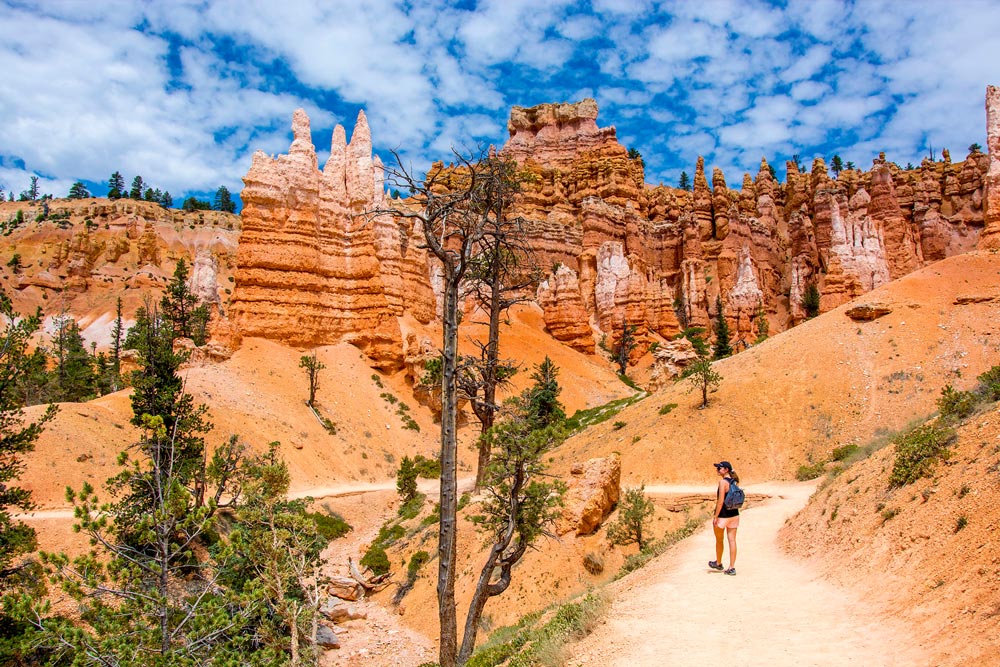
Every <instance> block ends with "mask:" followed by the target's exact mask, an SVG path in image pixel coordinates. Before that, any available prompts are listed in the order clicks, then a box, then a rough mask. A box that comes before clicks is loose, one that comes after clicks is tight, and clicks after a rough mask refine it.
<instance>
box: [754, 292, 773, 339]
mask: <svg viewBox="0 0 1000 667" xmlns="http://www.w3.org/2000/svg"><path fill="white" fill-rule="evenodd" d="M754 321H755V322H756V323H757V340H755V341H754V345H757V344H758V343H763V342H764V341H765V340H767V336H768V333H769V332H770V324H769V323H768V321H767V313H765V312H764V304H763V303H762V302H761V303H758V304H757V313H756V314H755V315H754Z"/></svg>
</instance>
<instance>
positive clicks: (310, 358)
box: [299, 350, 326, 407]
mask: <svg viewBox="0 0 1000 667" xmlns="http://www.w3.org/2000/svg"><path fill="white" fill-rule="evenodd" d="M299 368H304V369H305V371H306V376H307V377H308V378H309V400H308V401H306V403H307V404H308V405H309V407H313V405H314V404H315V402H316V392H317V391H318V390H319V372H320V371H321V370H323V369H324V368H326V364H324V363H323V362H322V361H320V360H319V359H317V358H316V352H315V350H314V351H313V353H312V355H303V356H302V358H300V359H299Z"/></svg>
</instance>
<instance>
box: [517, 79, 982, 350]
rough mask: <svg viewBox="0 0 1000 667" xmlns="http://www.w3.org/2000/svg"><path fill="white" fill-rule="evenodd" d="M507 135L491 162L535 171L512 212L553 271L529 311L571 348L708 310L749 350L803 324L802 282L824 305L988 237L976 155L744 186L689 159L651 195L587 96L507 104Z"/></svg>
mask: <svg viewBox="0 0 1000 667" xmlns="http://www.w3.org/2000/svg"><path fill="white" fill-rule="evenodd" d="M994 94H995V93H994ZM998 114H1000V111H998ZM994 125H997V123H996V122H995V123H994ZM508 130H509V133H510V137H509V139H508V141H507V144H506V145H505V146H504V147H503V149H502V151H501V153H502V154H503V155H505V156H507V157H512V158H514V159H516V160H517V161H518V162H519V163H520V164H521V166H522V169H523V170H524V171H525V172H526V173H527V174H529V178H528V181H527V182H526V183H525V185H524V192H523V195H522V197H521V200H520V203H519V206H518V212H519V213H520V214H521V215H523V216H524V217H525V218H526V219H527V220H528V223H527V225H526V228H527V229H528V230H529V234H530V235H531V243H532V245H533V247H534V248H535V250H536V253H537V256H538V258H539V265H540V266H541V267H543V268H549V267H552V269H551V273H550V275H549V276H548V278H547V280H546V282H545V286H544V288H543V289H541V290H539V305H541V307H542V309H543V311H544V313H545V319H546V323H547V326H548V327H549V330H550V332H551V333H552V334H553V335H554V336H556V337H557V338H559V339H561V340H573V341H576V342H578V343H579V344H580V345H583V341H584V340H586V339H587V338H588V336H587V335H586V333H585V329H587V327H586V326H585V325H586V324H590V325H592V329H591V330H592V331H596V333H597V335H600V336H607V337H608V340H609V341H610V342H614V341H616V340H617V336H618V333H619V332H620V330H621V329H622V327H623V326H624V325H625V324H629V325H635V326H636V327H638V332H637V333H638V335H639V337H640V339H641V338H642V337H643V336H647V337H655V336H661V337H670V336H672V335H674V334H676V333H677V332H678V331H679V329H680V328H682V327H683V326H700V327H709V326H710V325H711V322H712V319H713V318H714V317H715V316H716V312H715V304H716V300H717V299H719V302H720V303H721V305H722V308H723V314H724V315H725V317H726V318H727V320H728V322H729V325H730V329H731V331H732V332H733V335H734V336H735V338H736V339H737V340H742V341H743V342H747V341H752V340H753V339H754V338H755V336H756V333H755V330H756V327H757V322H756V321H757V320H758V319H759V318H760V317H766V318H767V320H768V325H769V327H768V328H769V330H770V332H771V333H776V332H778V331H782V330H784V329H786V328H787V327H789V326H793V325H794V324H796V323H798V322H799V321H801V320H802V319H804V318H805V312H804V310H803V309H802V296H803V294H804V293H805V292H806V290H808V289H809V288H810V287H811V286H815V287H816V288H817V289H818V290H819V292H820V295H821V309H822V310H829V309H830V308H834V307H836V306H838V305H840V304H841V303H844V302H846V301H848V300H850V299H853V298H855V297H857V296H859V295H861V294H864V293H865V292H868V291H870V290H872V289H874V288H875V287H878V286H879V285H882V284H884V283H885V282H887V281H889V280H892V279H895V278H898V277H899V276H902V275H905V274H906V273H909V272H910V271H913V270H914V269H916V268H919V267H921V266H923V265H925V264H926V263H928V262H931V261H936V260H938V259H941V258H943V257H947V256H950V255H953V254H956V253H960V252H965V251H967V250H969V249H972V248H974V247H975V245H976V242H977V241H978V239H979V236H980V232H981V230H982V229H983V224H984V215H983V208H984V206H983V202H984V194H983V187H984V183H985V182H986V179H985V174H986V171H987V166H988V165H987V162H988V161H987V158H986V156H985V154H982V153H979V154H976V153H973V154H970V155H969V157H968V158H967V159H966V160H965V161H963V162H961V163H958V164H952V163H951V160H950V156H949V155H947V153H945V155H944V159H943V160H942V161H938V162H932V161H930V160H927V161H925V163H924V164H922V165H921V166H919V167H917V168H913V169H909V170H906V169H902V168H900V167H899V166H898V165H896V164H894V163H892V162H889V161H887V160H886V158H885V156H884V155H880V156H879V157H878V158H877V159H875V160H874V161H873V165H872V168H871V169H870V170H869V171H867V172H865V171H861V170H858V169H852V170H844V171H842V172H840V173H839V174H835V173H831V172H830V170H829V169H828V167H827V166H826V163H825V161H824V160H823V159H822V158H817V159H816V160H814V162H813V164H812V166H811V168H810V169H808V170H805V169H802V168H800V166H799V165H798V164H795V163H792V162H789V163H788V164H787V165H786V170H787V181H786V182H785V183H779V182H778V181H777V180H776V179H775V177H774V176H773V175H772V173H771V168H770V167H769V165H768V164H767V161H766V160H762V161H761V165H760V170H759V172H758V173H757V175H756V177H751V176H750V175H749V174H745V175H744V176H743V178H742V182H741V189H740V190H732V189H730V188H729V187H728V186H727V184H726V178H725V175H724V174H723V173H722V171H721V170H719V169H713V170H712V174H711V179H710V180H709V178H708V176H707V175H706V167H705V163H704V160H703V159H701V158H699V159H698V160H697V163H696V164H695V167H694V176H693V178H692V181H691V182H692V186H691V190H688V191H685V190H679V189H676V188H671V187H667V186H663V185H658V186H653V185H649V184H646V183H645V182H644V172H643V164H642V162H641V159H639V158H637V157H632V158H630V157H629V151H628V149H626V148H625V147H624V146H622V145H621V144H620V143H618V140H617V138H616V134H615V131H614V128H601V127H599V126H598V125H597V106H596V104H595V103H594V101H593V100H584V101H583V102H580V103H577V104H543V105H539V106H537V107H532V108H530V109H523V108H520V107H515V108H514V109H513V111H512V112H511V117H510V121H509V122H508ZM994 140H1000V139H994ZM997 173H998V174H1000V167H998V169H997ZM996 208H997V209H1000V203H998V205H997V207H996ZM998 217H1000V214H998ZM987 219H989V218H988V217H987ZM567 271H568V272H567ZM571 276H572V278H571ZM580 304H582V306H583V309H584V311H585V312H579V311H580ZM574 319H575V320H576V323H575V324H574V323H573V322H572V321H571V320H574Z"/></svg>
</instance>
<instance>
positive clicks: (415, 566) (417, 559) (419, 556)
mask: <svg viewBox="0 0 1000 667" xmlns="http://www.w3.org/2000/svg"><path fill="white" fill-rule="evenodd" d="M430 559H431V555H430V554H429V553H427V552H426V551H418V552H417V553H415V554H413V555H412V556H410V564H409V565H407V566H406V578H407V580H408V581H415V580H416V578H417V572H419V571H420V568H421V567H422V566H423V564H424V563H426V562H428V561H429V560H430Z"/></svg>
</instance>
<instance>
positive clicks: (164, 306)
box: [160, 257, 198, 338]
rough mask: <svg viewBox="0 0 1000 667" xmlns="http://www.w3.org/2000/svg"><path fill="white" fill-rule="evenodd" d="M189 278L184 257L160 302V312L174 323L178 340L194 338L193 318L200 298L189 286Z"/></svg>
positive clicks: (179, 261)
mask: <svg viewBox="0 0 1000 667" xmlns="http://www.w3.org/2000/svg"><path fill="white" fill-rule="evenodd" d="M189 276H190V272H189V271H188V265H187V262H186V261H184V258H183V257H182V258H181V259H179V260H177V266H176V267H174V277H173V278H172V279H171V280H170V283H169V284H168V285H167V293H166V294H164V295H163V299H162V300H161V301H160V310H161V311H162V312H163V316H164V317H165V318H167V319H168V320H170V321H171V322H172V323H173V325H174V336H175V337H178V338H191V337H192V324H193V322H192V317H193V315H194V312H195V309H196V308H197V307H198V297H197V296H195V295H194V293H193V292H192V291H191V287H190V286H189V285H188V278H189Z"/></svg>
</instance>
